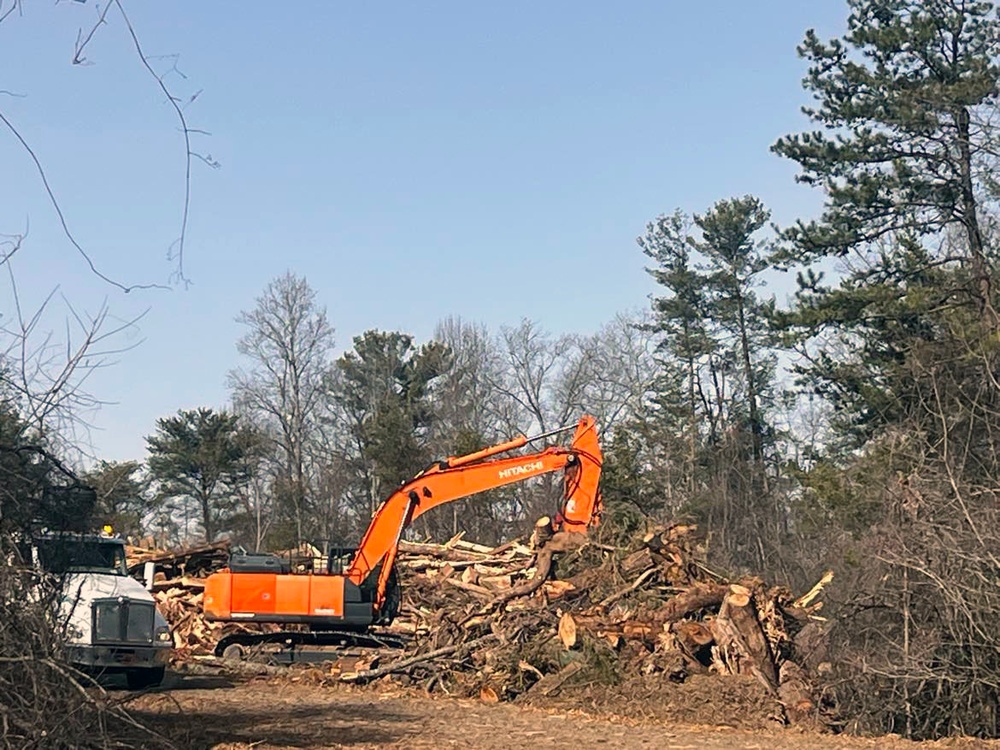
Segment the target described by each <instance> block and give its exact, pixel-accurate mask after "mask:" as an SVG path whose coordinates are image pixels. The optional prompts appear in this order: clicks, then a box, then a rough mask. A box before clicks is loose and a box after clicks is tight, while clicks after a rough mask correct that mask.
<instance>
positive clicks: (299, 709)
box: [131, 676, 1000, 750]
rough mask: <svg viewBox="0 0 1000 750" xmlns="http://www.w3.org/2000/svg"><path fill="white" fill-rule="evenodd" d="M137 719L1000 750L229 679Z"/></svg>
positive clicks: (405, 738) (246, 735) (799, 746)
mask: <svg viewBox="0 0 1000 750" xmlns="http://www.w3.org/2000/svg"><path fill="white" fill-rule="evenodd" d="M131 706H132V708H133V709H134V710H135V711H136V713H137V714H138V716H139V717H140V718H142V719H144V720H147V721H149V722H151V723H152V724H153V725H154V726H155V727H156V728H157V729H158V730H159V731H161V732H163V733H164V734H166V735H168V736H170V737H171V738H173V739H174V741H175V742H176V743H177V744H178V745H180V746H182V747H189V748H206V749H207V748H214V750H250V748H253V750H279V749H280V750H287V749H291V748H295V749H297V750H320V749H321V748H350V749H351V750H368V749H369V748H406V749H407V750H430V749H431V748H435V749H436V748H470V749H473V748H475V749H476V750H509V749H512V748H519V749H523V748H531V750H535V748H539V749H542V748H545V749H547V748H553V749H555V748H565V749H567V750H584V749H585V748H595V747H596V748H601V747H606V748H637V749H638V748H657V750H667V749H668V748H669V749H670V750H682V749H685V748H690V749H691V750H751V748H755V749H759V750H835V749H840V750H850V749H852V748H880V749H881V748H884V749H885V750H917V748H931V747H934V748H954V749H956V750H959V749H960V750H972V748H990V749H991V750H998V749H1000V743H981V742H976V741H971V740H964V741H945V742H940V743H913V742H904V741H902V740H897V739H891V738H881V739H877V740H866V739H858V738H848V737H832V736H821V735H811V734H801V733H798V732H795V731H794V730H780V729H779V730H774V731H768V732H765V731H761V732H748V731H739V730H734V729H719V728H705V727H691V726H679V725H673V724H667V723H661V722H651V721H642V722H639V721H633V720H629V719H628V718H623V717H595V716H588V715H586V714H584V713H582V712H579V711H572V710H570V711H566V710H558V711H557V710H543V709H536V708H525V707H521V706H514V705H509V704H488V703H483V702H481V701H470V700H455V699H450V698H426V697H422V696H419V695H413V694H410V693H403V692H392V693H380V692H376V691H373V690H365V689H352V688H347V687H322V686H316V685H308V684H301V683H294V682H287V681H281V682H278V683H275V682H274V681H266V680H260V681H249V682H233V681H230V680H228V679H226V678H221V677H192V676H183V677H182V676H174V677H172V678H171V679H170V680H169V681H168V683H167V689H165V690H163V691H161V692H156V693H150V694H147V695H143V696H141V697H139V698H137V699H136V700H135V701H133V702H131Z"/></svg>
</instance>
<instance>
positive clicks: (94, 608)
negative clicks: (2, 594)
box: [30, 532, 173, 690]
mask: <svg viewBox="0 0 1000 750" xmlns="http://www.w3.org/2000/svg"><path fill="white" fill-rule="evenodd" d="M30 551H31V560H32V564H33V566H34V567H35V568H36V569H37V570H40V571H42V572H43V573H46V574H49V575H51V576H53V577H56V578H57V579H58V580H59V581H60V582H61V583H62V585H63V593H62V599H61V601H60V614H61V615H62V619H63V622H64V623H65V625H66V627H65V632H66V637H67V646H68V653H69V658H70V661H71V662H72V663H73V665H74V666H76V667H77V668H79V669H80V670H81V671H84V672H87V673H89V674H94V675H106V674H124V675H125V678H126V680H127V682H128V686H129V688H131V689H133V690H138V689H142V688H147V687H152V686H155V685H159V684H160V682H161V681H162V680H163V676H164V673H165V671H166V663H167V660H168V659H169V656H170V650H171V648H172V646H173V637H172V635H171V632H170V626H169V625H168V624H167V621H166V619H164V617H163V615H161V614H160V613H159V612H158V611H157V609H156V602H155V600H154V599H153V596H152V594H151V593H150V592H149V591H148V590H147V588H146V587H145V586H143V584H142V583H140V582H139V581H137V580H136V579H134V578H132V577H130V576H129V575H128V569H127V567H126V563H125V543H124V541H123V540H122V539H121V538H118V537H114V536H111V535H110V533H101V534H81V533H66V532H60V533H41V534H36V535H34V536H33V537H32V539H31V550H30Z"/></svg>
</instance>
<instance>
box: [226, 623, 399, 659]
mask: <svg viewBox="0 0 1000 750" xmlns="http://www.w3.org/2000/svg"><path fill="white" fill-rule="evenodd" d="M406 643H407V639H406V638H404V637H402V636H398V635H390V634H384V633H371V632H360V631H351V630H319V631H306V632H301V633H300V632H293V631H280V632H277V633H231V634H230V635H227V636H225V637H224V638H221V639H219V642H218V643H217V644H216V646H215V655H216V656H217V657H219V658H220V659H226V660H240V659H243V658H245V657H246V655H247V654H248V653H249V652H251V651H253V650H254V649H257V648H259V647H260V646H266V645H278V646H283V647H284V648H285V650H286V659H283V661H289V662H291V661H295V659H294V654H295V650H296V648H298V647H300V646H320V647H331V646H332V647H335V648H340V649H349V648H386V649H402V648H405V647H406Z"/></svg>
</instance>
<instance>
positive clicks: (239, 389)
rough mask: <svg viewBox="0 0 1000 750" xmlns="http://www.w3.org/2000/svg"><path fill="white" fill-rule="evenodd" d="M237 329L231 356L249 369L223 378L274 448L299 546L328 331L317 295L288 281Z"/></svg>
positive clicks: (330, 339)
mask: <svg viewBox="0 0 1000 750" xmlns="http://www.w3.org/2000/svg"><path fill="white" fill-rule="evenodd" d="M237 321H238V322H239V323H240V324H241V325H243V326H244V327H245V329H246V332H245V333H244V334H243V336H242V337H241V338H240V340H239V342H238V343H237V345H236V348H237V351H239V353H240V354H241V355H243V356H244V357H246V358H247V359H248V360H249V365H248V366H247V367H240V368H237V369H235V370H233V371H231V372H230V374H229V385H230V388H231V389H232V391H233V402H234V403H235V404H236V405H237V409H238V410H239V411H241V412H246V413H248V414H251V415H253V416H254V421H255V422H256V423H257V424H260V425H263V426H264V427H265V428H267V430H266V432H265V434H267V435H270V436H271V439H272V440H273V447H274V448H275V449H276V452H277V454H278V455H279V456H280V459H279V460H280V463H281V473H280V476H279V485H278V489H279V494H281V495H282V497H283V498H284V500H285V501H286V502H287V504H288V506H289V508H290V510H291V515H292V522H293V524H294V534H295V540H296V542H297V543H298V542H301V541H302V539H303V531H304V525H305V521H306V518H307V514H308V509H309V506H310V503H311V502H312V501H313V499H314V493H313V490H314V487H313V485H312V484H311V482H312V479H313V478H314V477H311V476H309V472H308V468H309V462H308V453H309V445H310V442H311V441H312V440H314V438H315V435H316V432H317V430H318V422H319V416H320V413H321V410H322V409H323V405H324V393H325V390H324V383H323V380H324V376H325V375H326V373H327V372H328V370H329V368H330V365H331V362H330V357H331V352H332V351H333V345H334V329H333V326H331V325H330V323H329V321H328V320H327V317H326V310H325V308H322V307H320V306H319V305H318V304H317V302H316V293H315V291H313V289H312V287H310V286H309V283H308V282H307V281H306V280H305V279H304V278H300V277H298V276H295V275H294V274H292V273H286V274H285V275H284V276H281V277H279V278H277V279H275V280H274V281H272V282H271V283H270V284H268V285H267V287H266V288H265V290H264V293H263V294H262V295H261V296H260V297H258V298H257V304H256V306H255V307H254V309H253V310H250V311H248V312H243V313H240V315H239V317H238V318H237Z"/></svg>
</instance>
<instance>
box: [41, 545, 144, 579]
mask: <svg viewBox="0 0 1000 750" xmlns="http://www.w3.org/2000/svg"><path fill="white" fill-rule="evenodd" d="M37 545H38V558H39V561H40V562H41V564H42V568H44V569H45V570H46V571H48V572H49V573H55V574H57V575H59V574H63V573H109V574H111V575H120V576H124V575H128V569H127V568H126V566H125V548H124V547H122V546H121V545H120V544H108V543H103V542H92V541H82V540H76V539H43V540H39V541H38V542H37Z"/></svg>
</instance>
